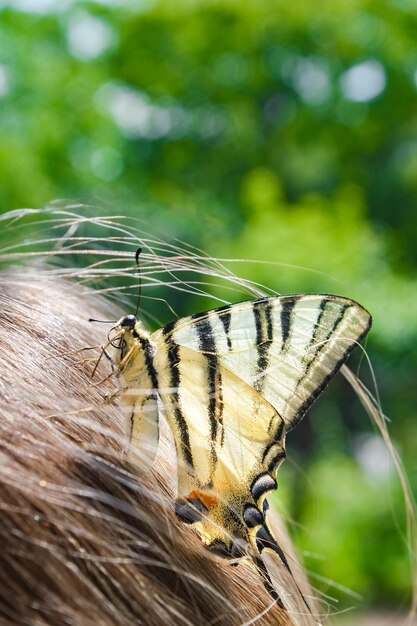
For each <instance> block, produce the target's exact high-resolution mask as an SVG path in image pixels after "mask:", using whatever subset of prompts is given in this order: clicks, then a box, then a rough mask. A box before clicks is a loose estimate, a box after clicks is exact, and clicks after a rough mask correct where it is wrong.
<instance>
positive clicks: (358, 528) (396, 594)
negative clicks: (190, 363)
mask: <svg viewBox="0 0 417 626" xmlns="http://www.w3.org/2000/svg"><path fill="white" fill-rule="evenodd" d="M0 7H1V8H0V36H1V45H0V133H1V135H0V136H1V142H0V188H1V196H0V202H1V211H6V210H10V209H15V208H19V207H26V206H28V207H29V206H32V207H33V206H35V207H37V206H41V205H42V204H44V203H47V202H48V201H50V200H51V199H54V198H63V197H64V198H77V199H79V200H81V201H82V200H84V201H87V202H89V203H91V202H94V203H96V204H97V205H98V206H99V205H101V206H105V207H106V208H107V210H113V211H114V212H115V213H124V214H131V215H137V216H138V217H141V218H143V219H144V220H145V221H146V223H147V228H148V230H152V228H153V227H158V229H159V230H160V231H161V230H162V231H165V232H166V233H169V235H170V236H177V237H180V238H183V239H185V240H187V241H189V242H191V243H194V244H196V245H200V246H202V247H204V248H205V249H206V250H207V251H208V252H210V253H212V254H215V255H217V256H220V257H232V258H234V259H240V258H242V259H243V258H244V259H248V258H249V259H253V260H254V261H269V262H270V263H268V264H260V263H258V262H256V263H255V262H254V263H243V264H242V265H241V266H238V273H240V274H242V275H245V276H247V277H250V278H252V279H253V280H255V281H259V282H262V283H265V284H267V285H268V286H269V287H271V288H272V289H276V290H277V291H280V292H285V293H287V292H298V291H315V290H316V291H330V292H338V293H342V294H343V295H347V296H350V297H353V298H356V299H358V300H359V301H360V302H361V303H363V304H364V305H365V306H366V307H367V308H369V310H370V311H371V312H372V313H373V315H374V320H375V324H374V331H373V333H372V335H371V338H370V341H369V343H368V348H369V353H370V355H371V358H372V363H373V366H374V369H375V372H376V378H377V380H378V383H379V386H380V391H381V395H382V401H383V407H384V410H385V411H386V413H387V414H388V415H390V416H391V417H392V420H393V422H392V428H391V432H392V435H393V438H394V441H395V442H396V443H397V445H398V447H399V450H400V453H401V454H402V455H403V458H404V461H405V464H406V466H407V467H408V469H409V474H410V478H411V481H412V483H413V485H414V487H417V466H416V460H415V458H416V449H417V428H416V419H415V418H416V369H417V368H416V365H417V355H416V350H415V346H416V339H417V324H416V316H417V279H416V266H417V211H416V200H417V109H416V100H417V93H416V89H417V49H416V46H415V33H416V28H417V4H416V3H415V2H413V1H412V0H335V1H334V2H332V3H330V2H327V1H326V0H318V1H317V2H308V0H259V1H257V2H255V1H252V2H248V3H243V2H238V1H237V0H221V1H220V0H218V1H214V0H206V1H203V0H200V1H198V0H178V1H177V2H175V3H173V2H169V0H165V1H160V2H157V1H151V0H137V1H135V0H132V1H131V2H129V1H127V0H125V1H123V0H113V1H112V0H106V1H104V0H102V1H101V2H100V1H98V0H97V1H96V2H76V1H75V0H73V1H71V0H65V1H64V0H9V1H8V2H7V1H6V0H3V2H2V3H1V4H0ZM1 238H2V235H1V234H0V239H1ZM3 240H6V241H7V234H5V235H3ZM234 269H235V270H236V267H234ZM177 308H178V307H177ZM183 309H184V310H183V312H184V313H185V312H190V310H187V311H186V310H185V309H186V306H184V307H183ZM361 371H362V373H363V377H364V379H365V380H366V381H367V382H368V383H370V384H372V380H371V375H370V373H369V370H368V369H367V368H366V367H364V364H362V370H361ZM333 387H334V389H333V395H330V394H329V395H328V398H329V399H328V400H327V401H322V402H321V404H320V405H319V407H318V408H315V409H314V411H313V412H312V415H311V416H310V418H309V419H308V420H306V423H305V424H304V426H303V427H301V428H300V429H299V431H300V432H299V433H294V437H293V443H292V444H291V440H290V441H289V444H290V445H293V447H294V450H293V452H292V454H293V456H294V458H296V459H299V462H300V463H301V462H302V463H303V468H304V470H303V471H304V472H305V475H301V474H300V471H297V470H295V469H294V468H291V467H288V468H285V469H283V470H282V472H283V478H282V479H281V484H282V488H283V493H282V494H281V498H280V500H281V502H284V503H285V506H286V507H287V508H288V511H289V512H290V513H291V515H293V516H294V517H296V519H297V520H299V521H300V523H301V526H300V529H299V530H298V531H297V541H298V542H299V544H300V545H301V546H302V547H304V548H305V549H306V550H308V551H309V552H319V553H321V554H322V555H323V554H324V561H323V560H314V561H312V563H311V569H312V570H314V571H315V572H317V573H319V574H321V575H323V576H328V577H329V578H331V579H333V580H335V581H336V582H337V583H340V584H344V585H346V586H348V587H350V588H351V589H353V590H354V591H356V592H359V593H361V594H362V595H363V596H364V598H365V600H364V602H368V603H369V602H372V603H374V604H384V605H389V604H393V605H394V604H398V603H403V604H404V603H406V602H407V594H408V593H409V577H408V569H407V560H406V550H405V547H404V544H403V542H402V539H401V537H400V535H399V533H398V532H397V529H396V519H395V516H394V515H393V511H395V512H396V515H400V514H399V513H398V511H401V507H402V502H401V496H400V493H399V488H398V485H397V483H396V482H395V481H392V478H391V473H390V471H389V468H388V469H387V464H386V463H385V465H384V461H383V460H382V461H381V455H382V456H383V452H381V450H380V449H378V440H377V439H376V438H375V437H374V435H372V433H370V432H369V430H370V427H369V423H368V422H367V420H366V417H365V415H364V413H363V411H362V410H361V409H360V408H359V403H358V402H357V401H356V400H355V398H354V397H352V396H353V393H352V392H351V391H349V390H348V389H346V385H343V383H342V382H341V381H337V382H335V384H334V385H333ZM326 402H327V403H326ZM400 521H401V520H400ZM330 559H331V562H330ZM331 593H333V591H332V592H331ZM335 593H336V595H337V592H335ZM339 595H340V597H341V598H342V606H345V605H347V604H349V603H358V602H359V603H360V601H358V600H354V601H351V600H350V599H349V598H348V599H346V596H345V595H344V594H343V593H341V594H339Z"/></svg>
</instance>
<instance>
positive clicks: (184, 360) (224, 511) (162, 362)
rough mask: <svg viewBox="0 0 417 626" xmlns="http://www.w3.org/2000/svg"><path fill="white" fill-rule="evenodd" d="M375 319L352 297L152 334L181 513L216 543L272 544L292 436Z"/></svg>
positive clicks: (225, 546) (196, 321) (323, 298)
mask: <svg viewBox="0 0 417 626" xmlns="http://www.w3.org/2000/svg"><path fill="white" fill-rule="evenodd" d="M370 323H371V319H370V316H369V314H368V313H367V312H366V311H365V309H363V308H362V307H361V306H360V305H359V304H357V303H355V302H353V301H352V300H347V299H345V298H341V297H338V296H331V295H307V296H305V295H302V296H285V297H277V298H262V299H259V300H256V301H249V302H242V303H239V304H234V305H230V306H226V307H222V308H220V309H215V310H212V311H208V312H204V313H199V314H196V315H193V316H191V317H187V318H183V319H180V320H178V321H177V322H173V323H171V324H168V325H167V326H165V327H164V328H162V329H161V330H158V331H157V332H156V333H154V334H153V335H152V337H151V340H152V343H153V344H154V345H156V354H155V359H154V362H155V368H156V370H157V372H158V381H159V395H160V397H161V399H162V403H163V406H164V410H165V414H166V417H167V419H168V421H169V423H170V426H171V428H172V431H173V433H174V437H175V440H176V446H177V451H178V457H179V501H178V503H177V512H178V513H179V515H180V516H181V517H182V518H183V519H184V520H186V521H189V522H195V523H196V524H197V525H198V528H199V530H200V533H201V535H202V537H203V540H204V541H205V542H206V543H208V544H209V545H213V547H220V549H221V550H222V551H225V552H229V553H230V552H233V546H235V547H236V537H237V538H243V539H245V540H249V541H250V542H251V543H252V544H253V545H256V546H257V547H258V549H259V548H260V547H262V545H264V546H265V545H266V544H268V541H269V538H268V529H267V527H266V525H265V523H264V518H263V512H262V508H263V503H264V499H265V495H266V494H267V493H268V492H269V491H271V490H273V489H275V488H276V482H275V473H276V470H277V467H278V465H279V463H280V462H281V461H282V459H283V458H284V456H285V452H284V438H285V433H286V432H288V431H289V430H291V429H292V428H294V426H296V424H297V423H298V422H299V421H300V419H301V418H302V416H303V415H304V414H305V412H306V411H307V409H308V408H309V407H310V405H311V404H312V403H313V402H314V400H315V399H316V398H317V396H318V395H319V394H320V392H321V391H322V390H323V389H324V388H325V386H326V385H327V383H328V382H329V381H330V380H331V378H332V377H333V376H334V375H335V373H336V372H337V371H338V370H339V368H340V367H341V365H342V364H343V362H344V361H345V360H346V359H347V357H348V356H349V354H350V352H351V351H352V349H353V348H354V347H355V345H356V344H357V343H358V342H359V341H360V340H361V339H362V338H363V337H364V336H365V334H366V333H367V332H368V330H369V328H370ZM202 513H204V515H202ZM235 551H236V550H235Z"/></svg>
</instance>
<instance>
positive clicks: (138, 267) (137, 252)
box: [135, 247, 142, 317]
mask: <svg viewBox="0 0 417 626" xmlns="http://www.w3.org/2000/svg"><path fill="white" fill-rule="evenodd" d="M141 253H142V248H141V247H139V248H138V249H137V250H136V252H135V259H136V266H137V270H138V281H139V287H138V301H137V304H136V311H135V317H137V314H138V312H139V305H140V297H141V295H142V276H141V273H140V266H139V256H140V255H141Z"/></svg>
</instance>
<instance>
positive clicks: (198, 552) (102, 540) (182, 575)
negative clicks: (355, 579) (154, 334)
mask: <svg viewBox="0 0 417 626" xmlns="http://www.w3.org/2000/svg"><path fill="white" fill-rule="evenodd" d="M0 311H1V314H0V342H1V354H2V358H1V362H0V363H1V365H0V367H1V394H0V406H1V420H0V507H1V514H0V623H1V624H8V625H16V626H17V625H23V624H36V625H45V626H46V625H48V626H53V625H57V626H58V625H59V626H61V625H62V624H71V625H75V626H78V625H79V626H89V625H90V624H91V625H93V624H94V625H95V626H97V625H103V626H104V625H105V626H110V625H115V626H116V625H118V626H120V625H124V624H126V625H128V624H129V625H131V624H146V625H155V626H159V625H161V626H162V625H168V624H170V625H171V624H178V625H181V624H187V625H197V624H210V625H214V624H221V625H225V626H227V625H235V624H236V625H237V624H251V623H255V622H256V624H259V625H261V624H262V625H272V624H274V625H277V626H279V625H282V626H284V625H289V624H314V623H315V620H314V619H313V617H312V616H311V615H307V614H306V609H305V605H304V604H303V602H302V600H301V599H300V598H297V594H296V593H294V596H293V605H294V606H295V611H294V614H293V615H290V614H289V613H287V612H286V611H284V610H283V609H281V608H280V607H279V606H278V605H277V604H276V603H274V601H273V600H272V599H271V597H270V596H269V595H268V593H267V591H266V590H265V588H264V585H263V583H262V580H261V577H260V575H259V573H258V572H257V571H256V570H255V568H254V567H253V565H251V564H250V563H249V561H245V560H243V561H242V563H240V564H239V565H238V566H237V567H233V566H232V565H230V564H229V563H228V562H227V561H226V560H223V559H221V558H219V557H217V556H214V555H212V554H211V553H210V552H209V551H208V550H206V549H205V548H204V546H203V545H202V543H201V541H200V539H199V538H198V537H197V535H196V534H195V533H194V531H193V530H192V528H190V527H188V526H186V525H184V524H182V523H181V522H180V521H178V519H177V518H176V516H175V514H174V506H173V501H174V497H173V479H172V476H173V475H174V474H175V469H174V468H175V462H176V461H175V455H174V453H173V450H172V446H171V444H170V441H169V438H165V439H164V440H163V441H162V443H161V446H160V451H159V454H158V456H157V459H156V462H155V464H154V466H153V467H152V469H151V471H150V472H149V473H148V474H146V475H145V476H138V475H137V472H136V471H135V468H134V467H132V466H130V465H129V463H128V461H127V460H126V458H125V456H124V455H123V453H122V450H123V439H124V433H123V426H122V424H123V420H122V418H121V415H120V409H119V407H118V405H117V403H115V402H112V401H111V400H109V396H110V395H111V394H112V392H113V391H114V382H113V378H112V377H110V378H109V377H108V376H107V375H108V373H109V368H107V367H106V364H104V363H100V365H99V367H98V371H97V373H96V377H95V379H94V380H97V383H96V382H94V381H93V380H92V379H91V371H92V368H93V363H94V361H95V360H96V359H97V355H98V354H99V350H97V349H96V350H94V349H92V350H91V351H90V350H88V349H86V350H84V348H89V347H92V346H98V344H100V342H101V341H102V339H103V326H101V325H99V324H96V325H94V324H90V323H88V321H87V320H88V318H89V317H97V318H104V319H113V318H114V317H115V315H116V316H117V315H118V314H120V312H118V311H117V310H116V307H115V306H114V305H110V304H109V303H107V302H106V301H105V300H104V299H103V298H101V297H100V296H98V295H96V294H95V293H94V292H93V291H92V290H90V289H88V288H84V287H82V286H81V285H80V284H77V283H73V282H69V281H67V280H61V279H59V278H57V277H55V276H54V275H53V274H52V273H51V274H50V275H48V272H45V273H44V276H43V277H42V276H40V275H39V273H38V274H33V275H31V273H30V271H29V272H26V271H25V272H18V273H16V272H11V273H4V274H3V275H2V276H1V279H0ZM105 332H106V331H105ZM106 377H107V378H106ZM100 379H104V380H103V381H102V382H100V383H99V384H98V381H99V380H100ZM271 523H272V525H273V526H274V530H275V532H276V533H277V534H278V537H279V541H280V545H281V546H282V547H283V549H284V550H285V552H286V554H287V556H288V558H289V559H291V563H292V569H293V570H294V571H295V576H296V579H297V584H298V586H299V587H300V588H301V589H302V590H303V593H304V594H305V595H306V597H309V598H310V596H311V595H312V592H311V589H310V588H309V586H308V583H307V582H306V577H305V575H304V573H303V570H302V568H301V567H300V566H298V567H297V565H296V556H295V554H294V551H293V549H292V546H291V542H290V541H289V539H288V536H287V534H286V532H285V530H284V527H283V525H282V524H279V522H278V520H277V518H276V516H275V518H274V513H271ZM297 609H298V610H297ZM298 611H299V613H298Z"/></svg>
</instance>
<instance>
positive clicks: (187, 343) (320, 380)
mask: <svg viewBox="0 0 417 626" xmlns="http://www.w3.org/2000/svg"><path fill="white" fill-rule="evenodd" d="M370 325H371V318H370V315H369V313H368V312H367V311H366V310H365V309H364V308H363V307H361V306H360V305H359V304H357V303H356V302H354V301H352V300H348V299H346V298H342V297H339V296H332V295H301V296H283V297H278V298H261V299H259V300H255V301H249V302H242V303H239V304H234V305H228V306H225V307H221V308H220V309H215V310H212V311H208V312H204V313H198V314H196V315H192V316H190V317H187V318H183V319H180V320H178V321H177V322H173V323H172V324H168V326H166V327H164V328H163V329H161V330H159V331H157V332H156V333H154V334H153V335H152V339H153V340H154V341H155V342H156V343H157V344H158V345H161V344H163V343H166V341H167V339H169V341H170V342H171V343H172V344H173V345H179V346H183V347H186V348H190V349H191V350H194V351H196V352H200V353H202V354H205V355H206V358H207V366H206V370H208V374H207V378H206V385H208V386H209V387H210V386H211V387H212V386H213V381H212V378H213V377H214V372H215V370H216V368H218V367H222V368H225V369H228V370H229V371H230V372H232V373H233V374H235V375H236V376H238V377H239V378H240V379H242V380H243V381H245V382H246V383H247V384H248V385H250V386H251V387H253V388H254V389H255V390H256V391H258V392H259V393H260V394H261V395H262V396H263V397H264V398H265V399H266V400H267V401H268V402H269V403H270V404H271V405H272V406H273V407H274V408H275V409H276V410H277V412H278V413H279V414H280V415H281V417H282V418H283V419H284V421H285V425H286V430H287V432H288V431H290V430H291V429H292V428H293V427H294V426H296V424H297V423H298V422H299V421H300V419H301V418H302V416H303V415H304V414H305V412H306V411H307V409H308V408H309V407H310V406H311V404H312V403H313V402H314V400H315V399H316V398H317V396H318V395H319V394H320V392H321V391H322V390H323V389H324V388H325V386H326V385H327V383H328V382H329V381H330V380H331V378H332V377H333V376H334V374H335V373H336V372H337V371H338V369H339V368H340V367H341V365H342V364H343V363H344V361H345V360H346V359H347V357H348V356H349V354H350V352H351V351H352V350H353V348H354V347H355V346H356V345H357V344H358V342H360V341H361V339H362V338H363V337H364V335H365V334H366V333H367V332H368V330H369V328H370ZM210 363H211V364H212V365H210Z"/></svg>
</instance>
